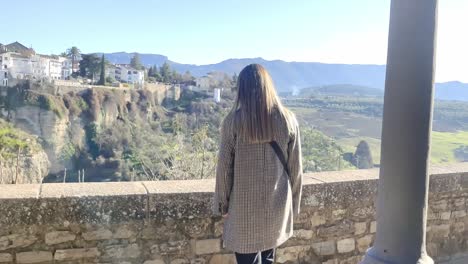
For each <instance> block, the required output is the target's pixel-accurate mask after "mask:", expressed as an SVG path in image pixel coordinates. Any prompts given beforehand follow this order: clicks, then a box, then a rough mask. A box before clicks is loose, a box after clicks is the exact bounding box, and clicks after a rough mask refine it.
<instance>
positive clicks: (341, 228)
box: [317, 220, 354, 238]
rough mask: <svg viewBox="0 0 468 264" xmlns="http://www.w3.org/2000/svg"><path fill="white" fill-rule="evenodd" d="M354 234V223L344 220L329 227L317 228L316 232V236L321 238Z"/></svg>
mask: <svg viewBox="0 0 468 264" xmlns="http://www.w3.org/2000/svg"><path fill="white" fill-rule="evenodd" d="M353 233H354V223H352V222H351V221H347V220H344V221H343V222H341V223H338V224H336V225H333V226H329V227H325V226H323V227H319V228H318V230H317V235H318V236H319V237H323V238H330V237H341V236H344V235H350V234H353Z"/></svg>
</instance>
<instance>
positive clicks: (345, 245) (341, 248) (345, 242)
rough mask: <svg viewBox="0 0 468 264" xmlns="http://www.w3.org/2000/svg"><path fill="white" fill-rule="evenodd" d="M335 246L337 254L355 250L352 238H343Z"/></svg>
mask: <svg viewBox="0 0 468 264" xmlns="http://www.w3.org/2000/svg"><path fill="white" fill-rule="evenodd" d="M336 244H337V248H338V253H348V252H351V251H353V250H354V249H355V248H356V245H355V244H356V243H355V241H354V238H345V239H342V240H338V242H337V243H336Z"/></svg>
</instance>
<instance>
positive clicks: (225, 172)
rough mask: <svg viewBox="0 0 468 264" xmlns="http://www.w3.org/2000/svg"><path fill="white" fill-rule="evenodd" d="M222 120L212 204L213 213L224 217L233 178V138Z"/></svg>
mask: <svg viewBox="0 0 468 264" xmlns="http://www.w3.org/2000/svg"><path fill="white" fill-rule="evenodd" d="M228 123H229V121H227V120H224V122H223V125H222V128H221V142H220V145H219V153H218V163H217V165H216V185H215V195H214V202H213V213H214V214H215V215H224V214H226V213H227V212H228V208H229V197H230V195H231V189H232V184H233V180H234V179H233V178H234V153H235V151H234V147H235V136H234V133H232V131H231V130H230V126H229V125H228Z"/></svg>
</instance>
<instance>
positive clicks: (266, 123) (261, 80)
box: [231, 64, 295, 143]
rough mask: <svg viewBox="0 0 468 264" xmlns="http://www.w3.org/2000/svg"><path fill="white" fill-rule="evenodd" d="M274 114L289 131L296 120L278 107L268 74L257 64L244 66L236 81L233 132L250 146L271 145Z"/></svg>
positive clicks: (278, 101)
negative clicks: (258, 144)
mask: <svg viewBox="0 0 468 264" xmlns="http://www.w3.org/2000/svg"><path fill="white" fill-rule="evenodd" d="M276 111H277V112H278V113H279V114H280V116H281V117H283V119H284V121H286V124H287V127H288V131H291V130H292V129H293V124H292V122H293V120H295V119H293V114H292V113H291V112H290V111H289V110H288V109H286V108H285V107H284V106H283V105H282V104H281V101H280V99H279V98H278V95H277V94H276V90H275V87H274V85H273V80H272V78H271V76H270V74H269V73H268V71H267V70H266V69H265V68H264V67H263V66H261V65H259V64H250V65H248V66H246V67H245V68H244V69H243V70H242V71H241V72H240V73H239V77H238V79H237V98H236V101H235V103H234V106H233V109H232V111H231V113H232V114H234V119H233V122H232V124H231V125H232V126H231V128H232V130H233V131H235V132H236V133H237V134H238V135H239V136H240V137H241V138H242V139H243V140H245V141H247V142H249V143H265V142H270V141H272V140H274V130H275V127H274V122H273V118H274V114H275V112H276Z"/></svg>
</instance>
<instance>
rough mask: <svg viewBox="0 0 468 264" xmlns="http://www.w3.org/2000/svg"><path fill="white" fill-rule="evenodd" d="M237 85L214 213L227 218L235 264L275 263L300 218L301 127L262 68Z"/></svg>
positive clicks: (224, 133)
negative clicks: (298, 216)
mask: <svg viewBox="0 0 468 264" xmlns="http://www.w3.org/2000/svg"><path fill="white" fill-rule="evenodd" d="M237 84H238V86H237V88H238V91H237V99H236V102H235V103H234V106H233V108H232V110H231V111H230V113H229V114H228V115H227V116H226V118H225V119H224V121H223V124H222V127H221V144H220V148H219V156H218V164H217V169H216V191H215V197H214V207H215V208H213V209H214V212H215V214H217V215H223V216H224V217H225V223H224V232H223V241H224V245H225V247H226V248H227V249H229V250H232V251H234V252H235V255H236V259H237V262H238V263H239V264H243V263H248V264H252V263H262V264H265V263H273V259H274V256H275V248H276V247H278V246H279V245H281V244H282V243H284V242H285V241H286V240H288V238H290V237H291V236H292V234H293V217H294V216H296V215H297V214H298V213H299V205H300V199H301V190H302V162H301V144H300V138H299V127H298V124H297V121H296V118H295V116H294V114H293V113H291V112H290V111H289V110H287V109H286V108H285V107H284V106H282V104H281V102H280V100H279V98H278V96H277V95H276V92H275V88H274V86H273V81H272V79H271V77H270V75H269V74H268V72H267V71H266V70H265V68H263V67H262V66H261V65H258V64H251V65H248V66H247V67H245V68H244V69H243V70H242V71H241V72H240V74H239V77H238V82H237Z"/></svg>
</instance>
